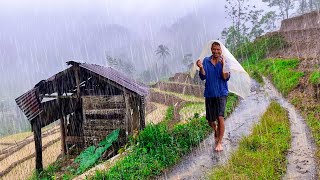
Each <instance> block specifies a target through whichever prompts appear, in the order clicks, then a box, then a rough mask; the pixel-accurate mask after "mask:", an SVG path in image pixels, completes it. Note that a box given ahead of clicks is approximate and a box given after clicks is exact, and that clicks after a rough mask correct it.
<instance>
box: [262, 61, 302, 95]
mask: <svg viewBox="0 0 320 180" xmlns="http://www.w3.org/2000/svg"><path fill="white" fill-rule="evenodd" d="M298 64H299V60H298V59H267V60H264V61H261V62H260V63H258V65H257V66H256V70H258V71H259V72H260V73H261V74H264V75H266V76H269V77H270V78H271V80H272V82H273V83H274V85H275V86H276V87H277V89H278V90H279V91H280V92H281V93H282V94H283V95H284V96H287V95H288V93H289V92H290V91H292V90H293V89H294V88H295V87H297V85H298V84H299V80H300V78H301V77H302V76H303V75H304V73H303V72H297V71H295V70H294V69H295V68H296V67H297V66H298Z"/></svg>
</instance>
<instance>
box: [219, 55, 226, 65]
mask: <svg viewBox="0 0 320 180" xmlns="http://www.w3.org/2000/svg"><path fill="white" fill-rule="evenodd" d="M219 61H220V62H221V64H222V66H224V64H225V60H224V58H223V57H222V56H220V58H219Z"/></svg>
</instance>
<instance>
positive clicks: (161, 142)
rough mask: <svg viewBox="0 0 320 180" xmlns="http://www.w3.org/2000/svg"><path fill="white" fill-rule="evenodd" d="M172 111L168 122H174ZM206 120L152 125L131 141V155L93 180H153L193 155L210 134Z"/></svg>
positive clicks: (167, 117)
mask: <svg viewBox="0 0 320 180" xmlns="http://www.w3.org/2000/svg"><path fill="white" fill-rule="evenodd" d="M230 101H237V98H236V97H235V96H234V95H231V96H229V98H228V104H227V108H226V113H227V114H230V111H231V110H232V109H233V108H232V107H229V106H231V105H235V104H236V103H235V102H230ZM169 109H170V108H168V111H167V114H166V118H165V119H171V118H170V116H171V114H172V113H170V111H171V110H169ZM211 131H212V130H211V128H210V127H209V126H208V125H207V121H206V119H205V117H201V118H199V117H198V114H197V113H196V114H195V116H194V118H192V119H189V120H188V121H187V123H184V124H177V125H175V126H174V127H173V128H172V129H169V128H168V121H167V120H164V121H163V122H161V123H159V124H156V125H154V124H150V125H148V126H147V127H146V128H145V129H144V130H142V131H141V132H140V134H139V135H138V136H137V137H136V138H135V139H132V140H131V147H132V148H131V151H130V152H129V153H128V155H127V156H126V157H124V158H123V159H122V160H120V161H118V162H117V163H116V164H115V165H114V166H113V167H111V168H110V169H109V170H106V171H97V172H96V175H95V176H94V177H91V179H149V178H152V177H155V176H157V175H160V174H161V172H163V170H165V169H166V168H168V167H170V166H172V165H174V164H176V163H177V162H178V161H179V160H180V159H181V158H182V156H183V155H184V154H186V153H188V152H190V151H191V149H192V148H193V147H195V146H196V145H198V144H199V143H200V142H201V141H202V140H203V139H204V138H205V137H206V136H207V135H208V134H209V133H210V132H211Z"/></svg>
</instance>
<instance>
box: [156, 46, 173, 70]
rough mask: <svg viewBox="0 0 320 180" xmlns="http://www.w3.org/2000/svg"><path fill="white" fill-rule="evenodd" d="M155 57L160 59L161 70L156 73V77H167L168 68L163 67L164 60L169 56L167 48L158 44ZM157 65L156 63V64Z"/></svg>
mask: <svg viewBox="0 0 320 180" xmlns="http://www.w3.org/2000/svg"><path fill="white" fill-rule="evenodd" d="M155 53H156V55H157V56H159V58H161V59H162V68H161V72H160V73H159V72H157V75H159V74H161V75H164V76H167V75H168V73H169V71H168V66H167V65H165V63H164V60H165V59H166V58H167V57H168V56H170V53H169V48H168V47H167V46H165V45H163V44H160V45H159V46H158V48H157V49H156V51H155ZM156 65H157V63H156ZM156 70H157V71H158V68H156Z"/></svg>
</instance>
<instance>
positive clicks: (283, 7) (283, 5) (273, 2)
mask: <svg viewBox="0 0 320 180" xmlns="http://www.w3.org/2000/svg"><path fill="white" fill-rule="evenodd" d="M262 2H266V3H268V6H269V7H278V8H279V10H280V13H279V16H281V17H282V19H287V18H289V11H290V10H292V9H293V8H294V2H295V0H262Z"/></svg>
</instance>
